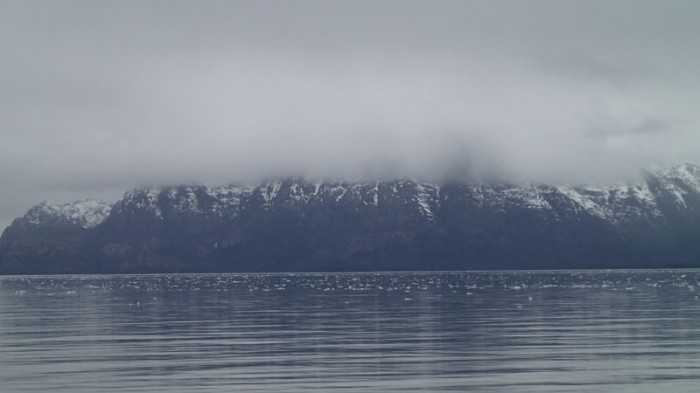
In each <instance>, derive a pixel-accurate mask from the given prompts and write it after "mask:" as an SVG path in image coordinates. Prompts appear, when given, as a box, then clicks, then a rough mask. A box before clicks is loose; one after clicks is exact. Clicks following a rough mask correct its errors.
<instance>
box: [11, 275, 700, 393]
mask: <svg viewBox="0 0 700 393" xmlns="http://www.w3.org/2000/svg"><path fill="white" fill-rule="evenodd" d="M696 287H700V271H696V270H689V271H681V270H675V271H644V272H640V271H615V272H607V271H597V272H499V273H493V272H484V273H396V274H395V273H386V274H276V275H264V274H249V275H143V276H138V275H134V276H52V277H51V276H24V277H2V278H0V391H2V392H27V391H31V392H126V391H139V392H143V391H157V392H195V391H196V392H232V391H235V392H308V391H318V392H329V391H333V392H391V391H426V392H436V391H460V392H461V391H470V392H660V391H666V392H696V391H698V389H699V388H700V299H699V298H698V294H697V293H696ZM699 289H700V288H699Z"/></svg>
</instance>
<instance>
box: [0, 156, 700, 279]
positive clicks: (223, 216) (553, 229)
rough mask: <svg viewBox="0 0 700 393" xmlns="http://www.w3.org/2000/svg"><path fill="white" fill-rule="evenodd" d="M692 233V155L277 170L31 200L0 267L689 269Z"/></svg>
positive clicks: (698, 262) (695, 253)
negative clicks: (549, 167) (633, 176)
mask: <svg viewBox="0 0 700 393" xmlns="http://www.w3.org/2000/svg"><path fill="white" fill-rule="evenodd" d="M699 235H700V168H699V167H697V166H694V165H682V166H677V167H672V168H659V169H655V170H650V171H647V172H646V173H645V181H644V182H642V183H640V184H626V185H614V186H606V187H563V186H549V185H507V184H485V183H484V184H441V185H438V184H430V183H424V182H418V181H413V180H397V181H385V182H375V183H353V184H350V183H313V182H307V181H304V180H301V179H285V180H280V181H271V182H266V183H264V184H262V185H260V186H257V187H238V186H223V187H215V188H211V187H204V186H180V187H165V188H150V189H137V190H133V191H130V192H127V193H126V194H125V195H124V197H123V198H122V199H121V200H120V201H118V202H116V203H115V204H114V205H112V206H110V205H107V204H104V203H101V202H97V201H83V202H78V203H74V204H63V205H61V204H53V203H47V202H44V203H42V204H40V205H38V206H36V207H34V208H32V209H30V210H29V212H27V214H26V215H25V216H24V217H21V218H18V219H16V220H15V221H14V222H13V224H12V225H11V226H10V227H9V228H7V229H6V230H5V232H4V233H3V235H2V237H0V273H4V274H12V273H69V272H86V273H87V272H90V273H92V272H95V273H97V272H110V273H111V272H181V271H182V272H184V271H314V270H315V271H319V270H322V271H344V270H432V269H442V270H446V269H496V268H498V269H500V268H509V269H513V268H521V269H532V268H593V267H608V268H618V267H663V266H674V267H676V266H678V267H680V266H700V246H698V241H697V240H698V236H699Z"/></svg>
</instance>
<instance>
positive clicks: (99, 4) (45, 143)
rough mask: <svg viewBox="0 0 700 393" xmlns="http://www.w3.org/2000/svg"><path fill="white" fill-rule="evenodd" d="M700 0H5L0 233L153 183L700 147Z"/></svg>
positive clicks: (575, 162) (550, 176)
mask: <svg viewBox="0 0 700 393" xmlns="http://www.w3.org/2000/svg"><path fill="white" fill-rule="evenodd" d="M698 20H700V2H698V1H695V0H689V1H671V0H663V1H643V0H630V1H612V0H605V1H591V0H586V1H564V0H550V1H532V0H529V1H528V0H518V1H504V0H486V1H467V0H460V1H436V0H430V1H381V0H371V1H358V0H352V1H336V0H334V1H259V0H255V1H253V0H251V1H242V2H236V1H230V0H226V1H206V0H204V1H200V0H197V1H175V0H167V1H160V0H158V1H146V0H139V1H125V0H120V1H99V0H98V1H95V0H89V1H71V0H61V1H38V0H31V1H27V0H19V1H9V0H0V54H1V55H0V184H1V185H2V186H1V188H0V228H1V227H3V226H4V225H7V224H9V222H10V221H11V219H12V218H13V217H16V216H19V215H22V214H24V212H25V211H26V210H27V209H28V208H29V207H31V206H32V205H34V204H36V203H39V202H41V201H42V200H44V199H56V200H59V201H70V200H77V199H85V198H90V197H98V198H106V199H108V200H110V199H111V200H113V199H115V198H118V197H119V196H120V195H121V194H122V193H123V192H124V191H125V190H127V189H129V188H133V187H134V186H137V185H143V184H173V183H181V182H197V183H204V184H224V183H229V182H251V181H256V180H258V179H260V178H264V177H274V176H284V175H289V174H294V175H304V176H309V177H314V178H319V177H321V178H329V177H332V178H347V179H361V178H376V177H397V176H402V177H403V176H411V177H420V178H427V179H436V180H439V179H444V178H468V177H470V176H489V177H497V178H505V179H512V180H515V181H539V182H567V183H578V182H607V181H618V180H628V179H631V178H633V177H634V176H636V174H637V173H638V170H639V168H640V167H641V166H644V165H647V164H649V163H657V162H664V163H671V164H673V163H682V162H693V163H700V133H699V131H700V127H699V125H700V124H699V123H700V110H699V109H698V104H699V103H700V100H699V99H698V95H699V94H700V44H699V43H698V42H699V40H700V23H698Z"/></svg>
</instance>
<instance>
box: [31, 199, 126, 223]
mask: <svg viewBox="0 0 700 393" xmlns="http://www.w3.org/2000/svg"><path fill="white" fill-rule="evenodd" d="M111 209H112V206H111V205H110V204H108V203H106V202H103V201H98V200H93V199H87V200H84V201H79V202H73V203H57V202H53V201H44V202H42V203H40V204H39V205H37V206H34V207H33V208H31V209H29V211H28V212H27V214H25V216H24V217H23V218H22V223H23V224H27V225H34V226H40V225H46V224H72V225H79V226H81V227H83V228H85V229H91V228H94V227H95V226H97V225H99V224H100V223H101V222H102V221H104V220H105V218H107V216H108V215H109V213H110V211H111Z"/></svg>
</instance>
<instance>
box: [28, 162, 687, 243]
mask: <svg viewBox="0 0 700 393" xmlns="http://www.w3.org/2000/svg"><path fill="white" fill-rule="evenodd" d="M645 175H646V179H647V181H646V182H643V183H639V184H620V185H612V186H599V187H594V186H550V185H535V184H524V185H504V184H483V183H482V184H458V185H457V186H458V187H459V188H460V190H461V191H460V193H462V194H463V195H462V196H463V199H464V201H465V202H464V203H467V204H471V205H474V206H476V207H479V208H487V207H491V208H498V209H502V210H504V211H505V210H507V209H510V208H522V209H531V210H539V211H551V210H553V209H554V208H555V206H562V205H567V204H568V205H569V206H570V207H571V209H573V211H574V212H575V213H576V214H582V213H585V214H588V215H590V216H594V217H597V218H599V219H603V220H609V221H612V222H618V221H625V220H630V219H635V218H640V217H646V218H647V219H650V220H658V219H660V218H661V217H662V216H663V213H662V211H661V210H660V208H659V206H658V203H657V197H659V196H660V195H661V194H664V195H670V196H672V198H673V201H674V203H675V205H676V206H677V207H678V208H680V209H684V208H687V204H686V200H685V199H686V198H687V197H688V195H689V194H693V193H694V194H696V195H699V196H700V167H697V166H695V165H690V164H686V165H680V166H676V167H672V168H658V169H655V170H654V171H648V172H647V173H646V174H645ZM650 183H653V186H650ZM444 186H445V185H438V184H434V183H429V182H422V181H417V180H396V181H380V182H371V183H340V182H308V181H305V180H302V179H298V178H294V179H284V180H273V181H268V182H265V183H263V184H261V185H258V186H239V185H227V186H217V187H207V186H177V187H151V188H138V189H134V190H132V191H128V192H126V193H125V194H124V197H123V198H122V199H121V200H119V201H118V202H116V203H115V204H114V205H113V206H111V205H109V204H107V203H104V202H100V201H92V200H88V201H80V202H75V203H66V204H57V203H51V202H44V203H42V204H40V205H38V206H35V207H34V208H32V209H30V211H29V212H28V213H27V214H26V215H25V217H24V220H25V221H26V222H27V223H30V224H32V225H41V224H42V223H43V222H56V220H59V221H60V220H63V221H65V222H70V223H76V224H78V225H80V226H82V227H83V228H86V229H90V228H94V227H95V226H97V225H99V224H100V223H102V222H103V221H104V220H105V219H107V218H108V216H109V215H110V213H113V214H121V213H123V212H125V211H131V212H145V213H149V214H151V215H153V216H154V217H156V218H158V219H161V220H162V219H164V217H165V215H166V213H164V210H165V209H166V208H167V210H168V212H169V213H168V214H170V215H173V214H184V213H187V214H191V215H201V216H212V217H228V218H233V217H235V216H236V215H238V214H239V213H240V212H241V211H243V210H245V209H250V208H251V206H255V205H256V204H257V205H259V206H261V207H262V208H263V209H271V208H275V207H276V206H287V207H296V208H303V207H304V206H306V205H308V204H314V203H323V204H329V203H330V204H339V205H352V206H354V208H355V209H360V208H362V209H365V208H381V207H382V205H385V204H387V203H388V204H397V203H398V204H402V205H406V206H412V207H413V209H414V210H415V212H416V213H418V214H419V215H420V216H421V217H424V218H425V219H426V220H428V221H434V220H436V219H437V217H438V216H439V209H440V207H441V205H442V204H443V203H444V201H445V200H447V199H449V198H450V194H444V193H443V194H441V189H442V188H443V187H444ZM452 197H454V195H452ZM256 201H257V202H256Z"/></svg>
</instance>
